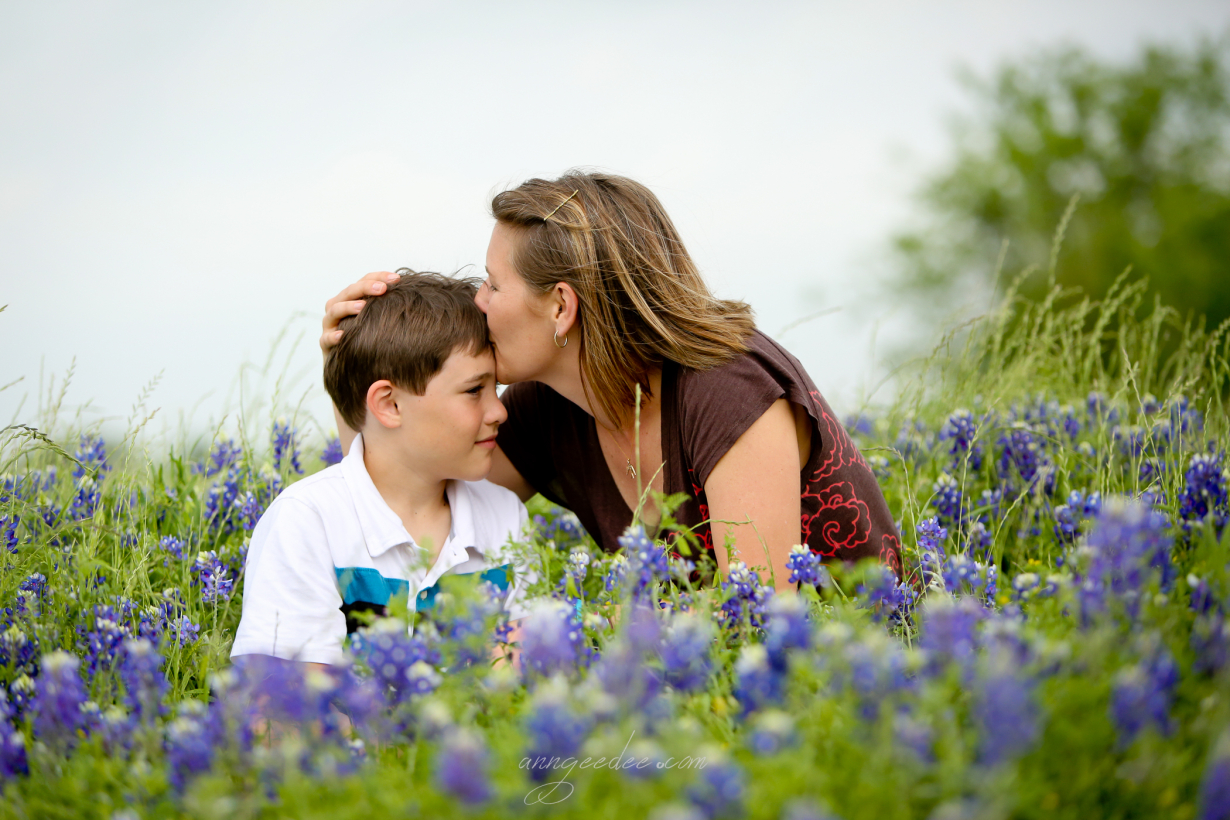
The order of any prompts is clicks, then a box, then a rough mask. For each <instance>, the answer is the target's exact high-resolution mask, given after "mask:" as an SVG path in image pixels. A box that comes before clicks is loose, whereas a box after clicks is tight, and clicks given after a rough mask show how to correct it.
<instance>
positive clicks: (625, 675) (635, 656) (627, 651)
mask: <svg viewBox="0 0 1230 820" xmlns="http://www.w3.org/2000/svg"><path fill="white" fill-rule="evenodd" d="M593 675H594V679H596V680H597V681H598V682H599V683H601V684H602V689H603V691H605V692H606V693H607V694H608V695H610V696H611V697H612V698H614V699H615V701H616V703H618V704H619V705H621V706H622V707H624V708H625V709H627V710H630V711H642V710H644V709H646V707H647V706H649V704H650V703H651V702H652V701H653V699H654V698H655V697H657V695H658V692H659V690H661V688H662V675H661V673H659V672H658V671H657V670H656V669H653V668H652V667H650V666H647V665H646V664H645V663H644V658H643V655H642V653H641V652H640V651H639V650H638V649H637V647H635V646H633V645H632V644H631V642H628V641H617V642H615V643H614V644H612V645H608V647H607V649H606V651H605V652H604V653H603V655H602V658H601V659H600V660H599V661H598V663H597V664H596V665H595V667H594V672H593Z"/></svg>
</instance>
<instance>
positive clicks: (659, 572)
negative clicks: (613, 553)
mask: <svg viewBox="0 0 1230 820" xmlns="http://www.w3.org/2000/svg"><path fill="white" fill-rule="evenodd" d="M619 546H620V548H621V549H622V550H623V552H624V554H625V555H627V556H628V567H629V570H630V572H631V574H632V590H631V592H632V600H634V601H640V600H643V599H644V598H645V597H646V596H647V595H650V594H652V593H653V591H654V590H656V589H657V586H658V584H659V583H660V582H661V581H665V580H666V579H667V578H668V577H669V575H670V567H669V565H668V562H667V558H666V550H665V549H663V547H662V545H660V544H655V543H654V542H653V541H651V540H650V539H649V537H648V536H647V535H645V529H644V528H643V527H642V526H641V525H640V524H633V525H632V526H630V527H628V529H626V530H624V534H623V535H621V536H620V537H619Z"/></svg>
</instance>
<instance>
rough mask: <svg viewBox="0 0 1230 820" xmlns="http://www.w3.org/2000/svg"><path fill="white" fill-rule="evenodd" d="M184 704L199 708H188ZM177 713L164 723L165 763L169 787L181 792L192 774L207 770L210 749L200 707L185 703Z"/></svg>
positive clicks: (210, 763) (204, 715) (210, 756)
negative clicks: (171, 719)
mask: <svg viewBox="0 0 1230 820" xmlns="http://www.w3.org/2000/svg"><path fill="white" fill-rule="evenodd" d="M188 704H192V705H195V706H198V707H201V708H199V709H191V708H188ZM180 710H181V712H182V714H181V715H180V716H179V717H177V718H175V720H173V721H171V722H170V723H169V724H167V728H166V753H167V756H166V761H167V768H168V770H169V773H170V778H169V779H170V781H171V785H172V786H173V787H174V788H175V790H176V791H179V792H182V791H183V790H184V789H185V788H186V787H187V785H188V781H189V779H190V778H191V777H192V776H193V775H196V774H200V773H202V772H207V771H209V768H210V766H211V765H212V764H213V758H214V749H213V744H212V743H211V742H210V741H211V738H210V732H209V730H208V728H207V725H206V721H207V717H206V714H205V710H204V707H203V706H202V705H201V704H199V703H197V702H195V701H185V702H184V703H182V704H181V705H180Z"/></svg>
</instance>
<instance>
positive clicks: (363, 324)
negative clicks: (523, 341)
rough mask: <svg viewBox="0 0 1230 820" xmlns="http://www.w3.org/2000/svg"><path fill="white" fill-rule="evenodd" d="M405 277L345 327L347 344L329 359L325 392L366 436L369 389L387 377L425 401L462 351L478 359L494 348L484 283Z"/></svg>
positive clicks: (405, 270) (346, 321)
mask: <svg viewBox="0 0 1230 820" xmlns="http://www.w3.org/2000/svg"><path fill="white" fill-rule="evenodd" d="M397 272H398V273H400V274H401V279H399V280H398V281H396V282H393V283H391V284H390V285H389V288H388V290H387V291H385V293H384V294H383V295H381V296H369V297H367V304H366V305H364V307H363V310H361V311H359V313H358V315H355V316H347V317H346V318H345V319H342V321H341V322H339V323H338V327H339V328H341V329H342V330H343V331H344V332H343V333H342V339H341V341H340V342H338V343H337V344H336V345H335V346H334V347H333V348H332V349H331V350H330V351H329V353H328V354H327V355H326V356H325V390H327V391H329V396H330V397H331V398H332V399H333V404H334V406H335V407H337V410H338V413H340V414H341V416H342V420H343V421H345V422H346V424H348V425H350V428H351V429H352V430H360V429H362V427H363V422H364V420H365V419H366V418H367V390H368V388H370V387H371V386H372V383H373V382H377V381H379V380H380V379H388V380H389V381H390V382H392V383H393V384H394V385H395V386H397V387H400V388H401V389H402V390H407V391H409V392H411V393H414V394H415V395H419V396H421V395H423V392H424V391H426V389H427V383H428V382H429V381H431V379H432V377H433V376H435V375H436V374H437V373H439V372H440V369H441V368H442V367H444V363H445V362H446V361H447V360H448V357H449V356H451V355H452V354H453V351H455V350H459V349H460V350H464V351H466V352H468V353H470V354H473V355H477V354H478V353H480V352H482V351H483V350H486V349H487V347H488V346H489V345H490V340H489V339H488V337H487V319H486V317H485V316H483V313H482V311H481V310H479V309H478V306H477V305H476V304H474V294H475V293H477V292H478V280H476V279H471V278H457V279H454V278H452V277H449V276H444V275H443V274H439V273H417V272H415V271H412V270H410V269H409V268H399V269H398V271H397Z"/></svg>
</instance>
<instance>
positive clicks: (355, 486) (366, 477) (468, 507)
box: [342, 434, 483, 570]
mask: <svg viewBox="0 0 1230 820" xmlns="http://www.w3.org/2000/svg"><path fill="white" fill-rule="evenodd" d="M342 475H343V476H345V478H346V486H347V487H348V488H349V490H350V497H351V500H353V501H354V508H355V512H356V513H357V514H358V518H359V526H360V528H361V529H362V530H363V541H364V543H365V544H366V545H367V552H368V554H369V555H371V556H372V557H373V558H375V557H377V556H379V555H383V554H384V553H386V552H388V551H389V550H391V549H393V547H398V546H401V545H403V544H408V545H411V546H413V547H414V548H415V549H421V547H419V546H418V545H417V544H415V543H414V539H413V538H411V537H410V533H408V532H406V525H405V524H403V523H402V521H401V518H400V517H398V515H397V513H395V512H393V510H392V508H390V507H389V505H388V503H387V502H386V501H385V500H384V497H383V496H382V495H380V491H379V490H377V489H376V484H375V483H374V482H373V481H372V477H371V475H370V474H368V472H367V466H366V465H365V464H364V463H363V436H362V434H359V435H356V436H355V438H354V441H353V442H352V443H351V445H350V452H349V453H347V454H346V457H345V458H343V459H342ZM445 493H447V495H448V504H449V511H450V515H449V517H450V518H451V519H452V528H451V529H450V531H449V535H448V540H447V541H446V542H445V544H444V548H443V549H441V550H440V556H439V558H438V559H437V562H436V563H437V564H445V566H443V567H441V569H442V570H448V569H451V568H452V567H454V566H457V565H458V564H461V563H464V562H465V561H466V558H467V554H466V547H473V548H474V549H476V550H478V551H479V552H480V553H482V551H483V550H482V548H481V547H479V546H478V545H477V544H476V543H475V538H474V510H473V504H474V502H473V499H471V497H470V488H469V487H468V486H467V485H466V483H465V482H464V481H449V482H448V484H447V485H446V487H445ZM433 569H434V568H433Z"/></svg>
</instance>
